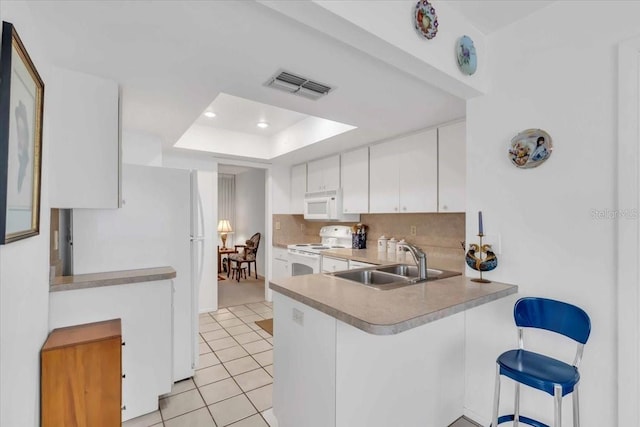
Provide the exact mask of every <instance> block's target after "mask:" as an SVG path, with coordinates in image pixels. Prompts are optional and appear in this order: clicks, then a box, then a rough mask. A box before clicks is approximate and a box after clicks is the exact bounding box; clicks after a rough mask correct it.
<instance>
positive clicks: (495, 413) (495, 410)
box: [491, 363, 500, 427]
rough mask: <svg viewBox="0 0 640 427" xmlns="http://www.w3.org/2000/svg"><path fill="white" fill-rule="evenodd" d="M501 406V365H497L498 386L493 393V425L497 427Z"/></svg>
mask: <svg viewBox="0 0 640 427" xmlns="http://www.w3.org/2000/svg"><path fill="white" fill-rule="evenodd" d="M499 406H500V365H498V364H497V363H496V385H495V391H494V393H493V421H492V422H491V425H492V426H493V427H497V425H498V407H499Z"/></svg>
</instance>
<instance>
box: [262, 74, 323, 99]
mask: <svg viewBox="0 0 640 427" xmlns="http://www.w3.org/2000/svg"><path fill="white" fill-rule="evenodd" d="M265 84H266V86H269V87H272V88H274V89H280V90H283V91H285V92H289V93H292V94H294V95H300V96H304V97H305V98H309V99H313V100H316V99H318V98H321V97H323V96H325V95H327V94H328V93H329V92H330V91H331V89H332V88H331V87H330V86H327V85H325V84H322V83H318V82H314V81H313V80H309V79H308V78H306V77H302V76H297V75H295V74H293V73H289V72H287V71H278V72H277V73H276V74H275V75H274V76H273V77H271V78H270V79H269V80H268V81H267V83H265Z"/></svg>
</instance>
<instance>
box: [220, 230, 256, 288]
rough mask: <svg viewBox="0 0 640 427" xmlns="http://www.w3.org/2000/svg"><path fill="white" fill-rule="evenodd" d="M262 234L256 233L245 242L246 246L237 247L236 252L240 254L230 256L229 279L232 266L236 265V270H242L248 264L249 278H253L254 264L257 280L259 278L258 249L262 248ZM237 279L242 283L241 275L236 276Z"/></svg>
mask: <svg viewBox="0 0 640 427" xmlns="http://www.w3.org/2000/svg"><path fill="white" fill-rule="evenodd" d="M260 237H261V234H260V233H256V234H254V235H253V236H251V238H250V239H249V240H247V241H246V242H245V244H244V245H235V248H236V251H237V252H238V253H235V254H230V255H229V267H230V268H229V269H228V270H227V277H229V271H230V270H231V265H232V264H233V265H234V268H236V269H238V268H242V266H243V264H245V263H246V264H247V268H248V270H249V277H251V264H253V268H254V270H255V276H256V279H257V278H258V265H257V263H256V258H257V256H258V247H259V246H260ZM236 279H237V280H238V282H239V281H240V275H239V274H237V275H236Z"/></svg>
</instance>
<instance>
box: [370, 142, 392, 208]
mask: <svg viewBox="0 0 640 427" xmlns="http://www.w3.org/2000/svg"><path fill="white" fill-rule="evenodd" d="M397 151H398V148H397V146H396V143H395V141H390V142H385V143H382V144H377V145H372V146H371V147H369V212H370V213H397V212H398V184H399V176H398V154H397Z"/></svg>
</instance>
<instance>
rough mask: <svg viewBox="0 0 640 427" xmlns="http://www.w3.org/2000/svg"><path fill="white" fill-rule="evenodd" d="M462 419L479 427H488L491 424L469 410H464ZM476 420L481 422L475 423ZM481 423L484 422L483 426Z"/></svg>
mask: <svg viewBox="0 0 640 427" xmlns="http://www.w3.org/2000/svg"><path fill="white" fill-rule="evenodd" d="M463 417H464V418H465V419H467V420H469V422H471V423H474V424H477V425H478V426H480V427H482V426H488V425H489V424H491V420H485V418H484V417H483V416H481V415H480V414H478V413H475V412H473V411H471V410H469V408H464V415H463ZM477 420H482V421H477ZM483 422H484V424H483Z"/></svg>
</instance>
